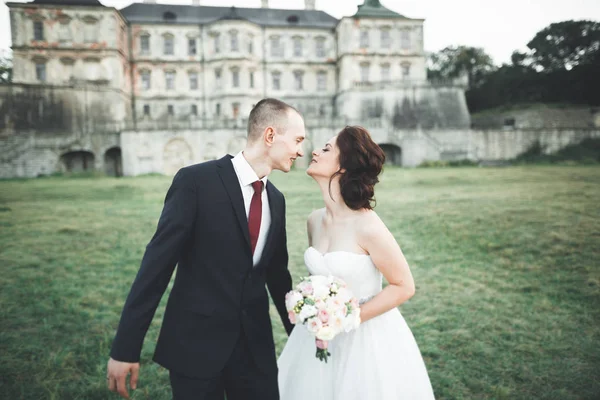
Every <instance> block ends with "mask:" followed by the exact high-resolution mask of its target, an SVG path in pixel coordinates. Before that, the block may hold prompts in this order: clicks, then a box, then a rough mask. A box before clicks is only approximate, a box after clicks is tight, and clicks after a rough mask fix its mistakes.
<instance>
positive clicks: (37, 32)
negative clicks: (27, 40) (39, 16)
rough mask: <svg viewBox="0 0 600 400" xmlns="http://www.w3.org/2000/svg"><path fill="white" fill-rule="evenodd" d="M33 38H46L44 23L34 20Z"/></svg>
mask: <svg viewBox="0 0 600 400" xmlns="http://www.w3.org/2000/svg"><path fill="white" fill-rule="evenodd" d="M33 40H44V23H43V22H42V21H33Z"/></svg>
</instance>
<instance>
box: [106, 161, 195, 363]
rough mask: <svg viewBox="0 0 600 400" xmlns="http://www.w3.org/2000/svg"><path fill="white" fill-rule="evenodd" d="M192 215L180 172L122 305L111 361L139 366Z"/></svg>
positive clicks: (185, 177)
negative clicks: (133, 363)
mask: <svg viewBox="0 0 600 400" xmlns="http://www.w3.org/2000/svg"><path fill="white" fill-rule="evenodd" d="M195 215H196V188H195V185H194V181H193V177H192V176H191V175H190V171H189V170H188V169H186V168H183V169H181V170H179V172H177V174H176V175H175V177H174V178H173V182H172V184H171V187H170V188H169V190H168V192H167V195H166V197H165V201H164V206H163V210H162V213H161V215H160V218H159V221H158V226H157V228H156V232H155V233H154V236H153V237H152V239H151V240H150V242H149V243H148V245H147V246H146V251H145V253H144V257H143V258H142V262H141V266H140V269H139V271H138V273H137V276H136V278H135V280H134V282H133V285H132V287H131V290H130V292H129V295H128V296H127V300H126V301H125V306H124V307H123V312H122V314H121V320H120V322H119V327H118V328H117V334H116V336H115V339H114V341H113V344H112V349H111V352H110V356H111V357H112V358H113V359H115V360H118V361H125V362H139V360H140V353H141V350H142V344H143V341H144V336H145V335H146V332H147V330H148V327H149V325H150V322H151V321H152V318H153V317H154V313H155V311H156V308H157V307H158V304H159V302H160V299H161V298H162V296H163V294H164V292H165V290H166V288H167V285H168V284H169V281H170V280H171V276H172V275H173V270H174V269H175V265H176V264H177V262H178V261H179V258H180V255H181V252H182V249H183V248H184V246H185V244H186V242H187V241H188V240H189V238H190V235H191V232H192V228H193V224H194V220H195Z"/></svg>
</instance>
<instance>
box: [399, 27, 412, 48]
mask: <svg viewBox="0 0 600 400" xmlns="http://www.w3.org/2000/svg"><path fill="white" fill-rule="evenodd" d="M400 45H401V46H402V49H404V50H408V49H410V31H409V30H408V29H402V30H401V31H400Z"/></svg>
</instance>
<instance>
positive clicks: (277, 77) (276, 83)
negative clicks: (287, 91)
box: [272, 71, 281, 90]
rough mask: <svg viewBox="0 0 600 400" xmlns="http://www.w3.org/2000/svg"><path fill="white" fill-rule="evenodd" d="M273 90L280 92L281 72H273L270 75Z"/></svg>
mask: <svg viewBox="0 0 600 400" xmlns="http://www.w3.org/2000/svg"><path fill="white" fill-rule="evenodd" d="M272 78H273V90H281V72H278V71H275V72H273V74H272Z"/></svg>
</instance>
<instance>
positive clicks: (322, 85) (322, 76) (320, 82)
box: [317, 71, 327, 92]
mask: <svg viewBox="0 0 600 400" xmlns="http://www.w3.org/2000/svg"><path fill="white" fill-rule="evenodd" d="M317 90H318V91H320V92H323V91H325V90H327V72H325V71H319V72H317Z"/></svg>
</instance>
